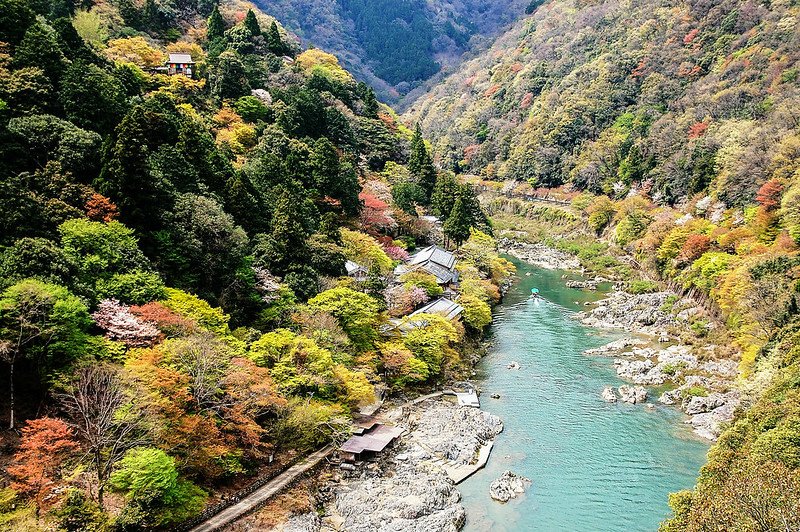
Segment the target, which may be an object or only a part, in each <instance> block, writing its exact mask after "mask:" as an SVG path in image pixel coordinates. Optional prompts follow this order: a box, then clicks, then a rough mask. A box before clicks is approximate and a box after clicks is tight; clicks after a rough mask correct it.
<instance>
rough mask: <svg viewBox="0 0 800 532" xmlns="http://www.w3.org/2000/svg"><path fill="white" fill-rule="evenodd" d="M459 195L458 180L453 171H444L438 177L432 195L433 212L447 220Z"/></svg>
mask: <svg viewBox="0 0 800 532" xmlns="http://www.w3.org/2000/svg"><path fill="white" fill-rule="evenodd" d="M457 195H458V182H457V181H456V178H455V176H454V175H453V174H451V173H443V174H441V175H439V177H437V178H436V186H435V187H434V188H433V194H432V195H431V207H432V208H433V212H434V213H435V214H436V215H437V216H440V217H441V219H443V220H446V219H447V217H448V216H450V211H451V210H452V208H453V205H454V204H455V202H456V196H457Z"/></svg>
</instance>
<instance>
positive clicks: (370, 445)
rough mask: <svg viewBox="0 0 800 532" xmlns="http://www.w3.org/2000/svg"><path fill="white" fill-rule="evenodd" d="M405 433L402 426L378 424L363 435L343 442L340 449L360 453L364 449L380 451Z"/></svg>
mask: <svg viewBox="0 0 800 532" xmlns="http://www.w3.org/2000/svg"><path fill="white" fill-rule="evenodd" d="M402 433H403V429H401V428H400V427H390V426H388V425H378V426H377V427H375V428H374V429H372V430H371V431H369V432H368V433H366V434H363V435H361V436H353V437H352V438H350V439H349V440H347V441H346V442H344V443H343V444H342V446H341V447H340V448H339V450H340V451H343V452H346V453H353V454H360V453H362V452H364V451H372V452H380V451H382V450H384V449H385V448H386V446H387V445H389V444H390V443H392V441H394V439H395V438H397V437H399V436H400V435H401V434H402Z"/></svg>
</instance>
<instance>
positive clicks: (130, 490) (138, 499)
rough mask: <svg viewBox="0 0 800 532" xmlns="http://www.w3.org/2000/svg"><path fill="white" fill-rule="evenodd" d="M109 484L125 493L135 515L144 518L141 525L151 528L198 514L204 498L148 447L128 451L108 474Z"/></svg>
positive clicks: (162, 454) (171, 463)
mask: <svg viewBox="0 0 800 532" xmlns="http://www.w3.org/2000/svg"><path fill="white" fill-rule="evenodd" d="M110 483H111V486H112V488H114V489H115V490H117V491H121V492H124V493H125V495H126V498H127V499H128V505H129V507H133V508H134V511H135V513H136V514H139V515H141V514H142V513H143V514H144V518H145V520H144V521H145V522H144V523H142V524H145V525H147V524H150V525H151V526H165V525H169V524H172V523H177V522H180V521H183V520H185V519H187V518H189V517H191V516H193V515H196V514H198V513H199V512H200V511H201V510H202V509H203V503H204V501H205V498H206V493H205V492H204V491H203V490H201V489H200V488H198V487H197V486H195V485H194V484H192V483H191V482H189V481H187V480H183V479H180V478H179V476H178V469H177V467H175V460H174V459H173V458H172V457H170V456H168V455H167V454H166V453H165V452H164V451H162V450H160V449H154V448H151V447H137V448H135V449H131V450H130V451H128V452H127V453H126V454H125V457H124V458H123V459H122V460H120V461H119V463H118V467H117V470H116V471H114V473H112V474H111V480H110ZM126 509H127V508H126ZM124 514H125V512H123V515H124ZM123 520H124V517H123Z"/></svg>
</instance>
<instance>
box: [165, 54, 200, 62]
mask: <svg viewBox="0 0 800 532" xmlns="http://www.w3.org/2000/svg"><path fill="white" fill-rule="evenodd" d="M167 63H194V61H192V56H191V54H169V61H167Z"/></svg>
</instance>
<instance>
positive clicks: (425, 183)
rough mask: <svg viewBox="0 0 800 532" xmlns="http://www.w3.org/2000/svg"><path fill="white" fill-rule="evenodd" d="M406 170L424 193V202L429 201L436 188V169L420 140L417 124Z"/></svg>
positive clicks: (422, 141)
mask: <svg viewBox="0 0 800 532" xmlns="http://www.w3.org/2000/svg"><path fill="white" fill-rule="evenodd" d="M408 170H409V171H410V172H411V175H412V176H414V177H415V178H416V179H417V184H418V185H419V186H420V187H422V190H424V191H425V199H426V201H430V198H431V195H432V194H433V188H434V187H435V186H436V168H434V166H433V159H431V156H430V154H429V153H428V148H426V147H425V139H423V138H422V129H421V128H420V127H419V124H417V127H416V128H415V129H414V136H413V137H412V139H411V157H410V158H409V160H408Z"/></svg>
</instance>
